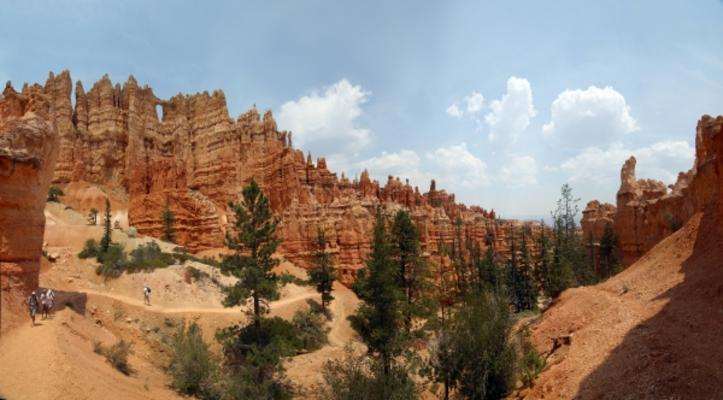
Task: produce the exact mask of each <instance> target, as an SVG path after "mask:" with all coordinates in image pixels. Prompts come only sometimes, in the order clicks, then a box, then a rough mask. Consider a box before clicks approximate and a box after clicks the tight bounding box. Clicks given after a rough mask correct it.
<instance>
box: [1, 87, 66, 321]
mask: <svg viewBox="0 0 723 400" xmlns="http://www.w3.org/2000/svg"><path fill="white" fill-rule="evenodd" d="M64 81H65V76H63V75H61V76H59V77H54V76H52V75H51V76H50V78H48V81H47V83H46V84H45V86H40V85H33V86H26V87H24V88H23V90H22V93H18V92H16V91H15V90H14V89H13V87H12V86H10V85H9V84H8V85H7V86H6V87H5V90H4V91H3V93H2V97H0V303H2V304H0V308H1V310H0V313H1V314H0V319H2V321H0V326H1V328H2V329H3V330H4V329H6V328H7V326H8V318H9V317H10V315H11V314H13V315H17V314H18V312H19V311H20V309H21V307H22V304H23V302H24V300H25V297H26V296H27V295H28V294H29V293H30V291H31V290H33V289H35V288H37V286H38V272H39V269H40V257H41V256H42V246H43V233H44V230H45V215H44V213H43V210H44V208H45V201H46V199H47V196H48V187H49V185H50V181H51V179H52V177H53V168H54V165H55V155H56V153H57V136H58V135H57V132H56V124H55V120H56V118H58V117H59V116H60V115H62V114H63V113H64V112H65V111H66V110H65V109H63V107H62V103H57V104H56V101H55V100H56V98H57V97H58V96H59V95H62V93H63V92H64V90H65V88H64V86H63V83H64ZM60 97H62V96H60Z"/></svg>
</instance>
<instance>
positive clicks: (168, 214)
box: [161, 204, 176, 243]
mask: <svg viewBox="0 0 723 400" xmlns="http://www.w3.org/2000/svg"><path fill="white" fill-rule="evenodd" d="M161 219H162V220H163V237H161V239H163V240H165V241H166V242H171V243H175V242H176V230H175V229H174V228H173V224H174V223H175V222H176V216H175V215H174V214H173V211H171V209H170V208H168V204H166V208H165V209H164V210H163V214H161Z"/></svg>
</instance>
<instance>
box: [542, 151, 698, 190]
mask: <svg viewBox="0 0 723 400" xmlns="http://www.w3.org/2000/svg"><path fill="white" fill-rule="evenodd" d="M630 156H635V158H636V159H637V161H638V163H637V166H636V173H637V176H638V178H652V179H657V180H662V181H664V182H666V183H668V184H671V183H673V182H675V180H676V178H677V176H678V172H680V171H687V170H689V169H690V167H691V166H692V165H693V159H694V158H695V149H693V147H692V146H691V145H690V144H689V143H688V142H686V141H684V140H681V141H662V142H657V143H654V144H652V145H650V146H645V147H641V148H637V149H629V148H626V147H625V146H623V145H622V144H621V143H618V142H616V143H613V144H611V145H610V146H609V147H608V148H607V149H602V148H599V147H588V148H586V149H584V150H583V151H582V152H580V154H578V155H577V156H575V157H573V158H570V159H568V160H567V161H565V162H563V163H562V164H560V166H559V167H557V168H551V170H555V169H556V170H558V171H563V172H566V173H568V174H569V176H570V181H571V182H573V183H574V182H582V183H593V184H595V185H600V186H605V185H609V186H612V187H615V185H617V184H619V180H620V168H621V167H622V165H623V163H624V162H625V160H627V159H628V158H629V157H630Z"/></svg>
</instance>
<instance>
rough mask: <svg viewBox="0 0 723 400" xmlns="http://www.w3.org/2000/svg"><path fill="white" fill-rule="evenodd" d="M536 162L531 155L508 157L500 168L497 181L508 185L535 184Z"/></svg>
mask: <svg viewBox="0 0 723 400" xmlns="http://www.w3.org/2000/svg"><path fill="white" fill-rule="evenodd" d="M537 171H538V169H537V162H536V161H535V159H534V158H533V157H532V156H517V155H513V156H510V157H509V160H508V161H507V162H506V163H505V165H504V166H503V167H502V168H501V169H500V172H499V178H498V179H499V181H500V182H501V183H503V184H505V185H507V186H510V187H518V186H526V185H534V184H537Z"/></svg>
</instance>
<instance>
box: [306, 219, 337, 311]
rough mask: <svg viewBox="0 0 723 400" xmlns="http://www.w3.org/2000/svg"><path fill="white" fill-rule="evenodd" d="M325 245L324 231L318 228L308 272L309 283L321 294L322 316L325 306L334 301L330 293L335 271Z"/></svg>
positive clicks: (332, 287) (332, 288)
mask: <svg viewBox="0 0 723 400" xmlns="http://www.w3.org/2000/svg"><path fill="white" fill-rule="evenodd" d="M326 243H327V242H326V236H325V235H324V231H323V230H322V229H321V228H319V229H318V231H317V234H316V251H315V253H314V266H313V268H312V269H311V271H309V281H310V282H311V283H312V284H314V286H316V291H317V292H319V294H321V310H322V312H324V314H326V306H327V305H328V304H329V303H331V301H332V300H334V296H332V295H331V292H332V290H334V280H336V271H335V270H334V265H332V262H331V255H330V254H329V253H328V252H327V250H326Z"/></svg>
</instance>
